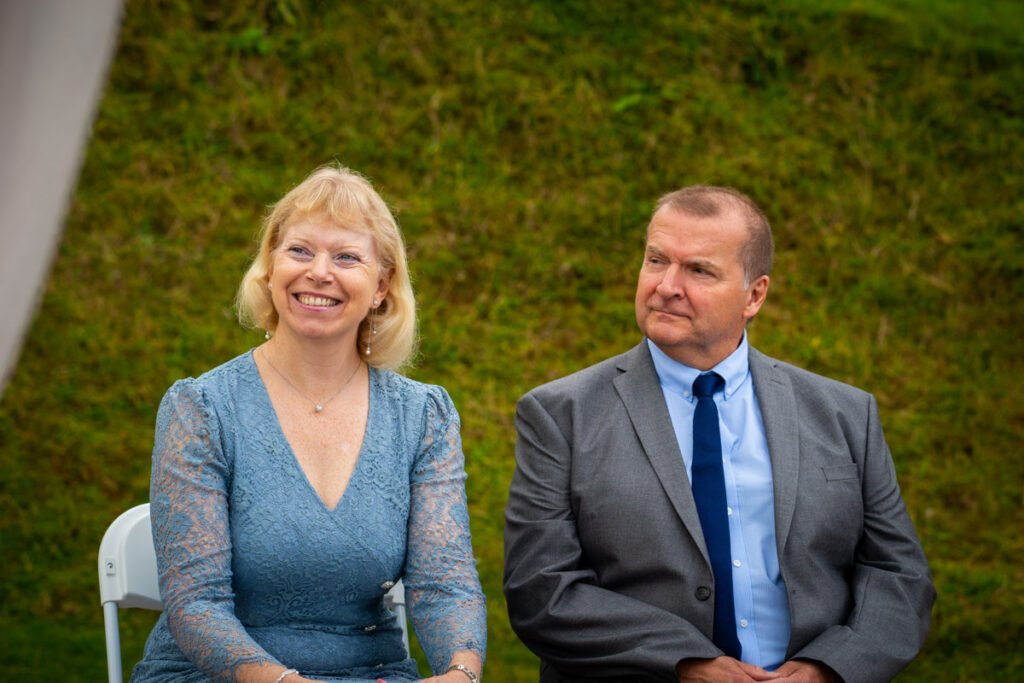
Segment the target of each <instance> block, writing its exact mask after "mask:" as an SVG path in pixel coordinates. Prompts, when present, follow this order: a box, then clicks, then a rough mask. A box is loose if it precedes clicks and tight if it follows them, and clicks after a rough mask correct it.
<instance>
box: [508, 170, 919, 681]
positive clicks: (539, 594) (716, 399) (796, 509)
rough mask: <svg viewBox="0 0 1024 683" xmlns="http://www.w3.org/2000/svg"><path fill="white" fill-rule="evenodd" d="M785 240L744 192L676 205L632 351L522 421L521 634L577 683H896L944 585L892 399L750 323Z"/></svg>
mask: <svg viewBox="0 0 1024 683" xmlns="http://www.w3.org/2000/svg"><path fill="white" fill-rule="evenodd" d="M772 251H773V247H772V237H771V229H770V228H769V226H768V222H767V220H766V219H765V217H764V215H763V214H762V213H761V211H760V210H759V209H758V208H757V206H756V205H755V204H754V203H753V202H752V201H751V200H750V199H749V198H748V197H746V196H745V195H743V194H741V193H739V192H737V191H735V190H732V189H729V188H720V187H710V186H694V187H688V188H683V189H682V190H679V191H677V192H673V193H671V194H669V195H667V196H665V197H663V198H662V199H661V200H660V201H659V202H658V204H657V208H656V210H655V212H654V215H653V217H652V218H651V222H650V225H649V226H648V229H647V244H646V250H645V254H644V262H643V266H642V267H641V269H640V276H639V279H638V282H637V292H636V318H637V323H638V325H639V326H640V329H641V330H642V331H643V333H644V335H645V337H646V339H645V340H644V341H643V342H641V343H640V344H639V345H638V346H636V347H635V348H633V349H632V350H630V351H628V352H626V353H624V354H622V355H621V356H617V357H614V358H611V359H608V360H606V361H604V362H602V363H598V364H597V365H595V366H593V367H590V368H587V369H585V370H583V371H581V372H578V373H576V374H574V375H571V376H569V377H565V378H563V379H560V380H557V381H555V382H552V383H550V384H546V385H544V386H541V387H539V388H537V389H534V390H533V391H531V392H530V393H528V394H527V395H526V396H524V397H523V398H522V399H521V400H520V401H519V404H518V406H517V412H516V427H517V430H518V434H519V438H518V441H517V445H516V460H517V468H516V473H515V476H514V478H513V480H512V486H511V490H510V493H509V501H508V507H507V509H506V527H505V583H504V588H505V595H506V597H507V600H508V611H509V618H510V620H511V622H512V627H513V628H514V629H515V631H516V633H517V634H518V635H519V637H520V638H521V639H522V640H523V642H524V643H525V644H526V645H527V646H528V647H529V648H530V649H531V650H533V652H534V653H536V654H537V655H538V656H539V657H540V658H541V678H540V679H541V681H542V683H555V682H558V681H564V682H574V683H575V682H578V681H767V680H772V681H791V682H794V683H795V682H797V681H846V683H854V682H859V681H864V682H868V681H887V680H889V679H891V678H892V677H893V676H894V675H895V674H896V673H897V672H899V671H900V670H901V669H902V668H903V667H904V666H906V665H907V663H908V662H910V661H911V660H912V659H913V658H914V656H915V655H916V654H917V652H918V651H919V649H920V647H921V645H922V643H923V642H924V638H925V634H926V633H927V630H928V623H929V619H930V613H931V606H932V603H933V602H934V600H935V590H934V587H933V585H932V582H931V578H930V575H929V571H928V565H927V563H926V561H925V558H924V554H923V552H922V550H921V545H920V542H919V541H918V539H917V536H916V534H915V532H914V528H913V526H912V524H911V521H910V518H909V516H908V515H907V511H906V508H905V507H904V504H903V500H902V498H901V496H900V491H899V487H898V485H897V483H896V474H895V470H894V468H893V463H892V458H891V456H890V454H889V449H888V447H887V446H886V443H885V439H884V437H883V435H882V428H881V426H880V424H879V418H878V409H877V405H876V403H875V400H874V398H873V397H872V396H871V395H869V394H867V393H864V392H863V391H860V390H859V389H855V388H853V387H850V386H847V385H844V384H840V383H839V382H835V381H833V380H829V379H826V378H824V377H821V376H818V375H814V374H811V373H809V372H806V371H803V370H800V369H798V368H796V367H793V366H791V365H787V364H785V363H782V362H780V361H777V360H774V359H772V358H769V357H767V356H765V355H763V354H761V353H759V352H758V351H756V350H755V349H754V348H753V347H751V346H749V345H748V341H747V335H746V325H747V323H748V322H749V321H750V320H751V319H752V318H753V317H754V316H755V315H756V314H757V312H758V310H760V308H761V305H762V304H763V303H764V301H765V297H766V295H767V293H768V284H769V272H770V270H771V262H772Z"/></svg>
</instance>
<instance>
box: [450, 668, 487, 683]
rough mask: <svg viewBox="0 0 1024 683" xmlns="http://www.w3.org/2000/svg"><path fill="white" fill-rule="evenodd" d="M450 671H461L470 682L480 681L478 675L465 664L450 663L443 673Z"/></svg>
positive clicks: (478, 682)
mask: <svg viewBox="0 0 1024 683" xmlns="http://www.w3.org/2000/svg"><path fill="white" fill-rule="evenodd" d="M452 671H461V672H462V673H464V674H466V675H467V676H469V680H470V681H471V682H472V683H480V677H479V676H477V675H476V674H475V673H473V670H472V669H470V668H469V667H468V666H466V665H465V664H452V665H451V666H449V667H448V671H445V673H451V672H452Z"/></svg>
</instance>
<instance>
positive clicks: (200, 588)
mask: <svg viewBox="0 0 1024 683" xmlns="http://www.w3.org/2000/svg"><path fill="white" fill-rule="evenodd" d="M238 302H239V316H240V319H241V320H242V322H243V324H248V325H250V326H256V327H260V328H263V329H265V330H267V333H266V337H267V341H266V343H264V344H263V345H261V346H259V347H257V348H256V349H254V350H252V351H250V352H248V353H245V354H243V355H242V356H239V357H238V358H235V359H234V360H232V361H229V362H228V363H225V364H224V365H221V366H220V367H218V368H215V369H213V370H211V371H210V372H208V373H206V374H204V375H203V376H201V377H199V378H198V379H186V380H181V381H179V382H177V383H176V384H174V386H172V387H171V388H170V389H169V390H168V392H167V395H166V396H165V397H164V400H163V402H162V403H161V405H160V411H159V414H158V416H157V427H156V445H155V446H154V451H153V474H152V483H151V491H150V503H151V510H152V518H153V540H154V544H155V546H156V552H157V565H158V569H159V572H160V593H161V595H162V597H163V601H164V609H165V611H164V613H163V614H162V615H161V616H160V619H159V621H158V622H157V624H156V626H155V627H154V629H153V633H152V634H151V635H150V638H149V641H148V642H147V644H146V651H145V655H144V657H143V660H142V661H141V662H140V663H139V664H138V665H137V666H136V668H135V671H134V673H133V676H132V680H133V681H140V682H143V681H145V682H148V681H205V680H215V681H242V682H252V683H263V682H266V683H299V682H300V681H308V680H319V681H331V682H335V681H346V682H349V681H361V682H362V681H369V682H370V683H373V682H374V681H378V680H385V681H387V683H403V682H406V681H416V680H420V678H419V675H418V674H417V670H416V666H415V662H413V660H411V659H409V658H408V656H407V654H406V652H405V649H404V646H403V644H402V638H401V631H400V628H399V626H398V624H397V622H396V620H395V618H394V616H393V615H392V614H391V613H390V612H389V611H388V610H386V609H385V608H384V607H383V605H382V602H381V599H382V597H383V596H384V594H385V593H386V592H387V591H388V589H390V588H391V587H392V586H393V585H394V582H395V581H397V580H398V579H399V578H402V579H404V583H405V586H406V595H407V598H406V599H407V602H408V607H409V611H410V615H411V618H412V622H413V625H414V627H415V629H416V634H417V636H418V637H419V640H420V643H421V644H422V645H423V648H424V651H425V652H426V653H427V656H428V658H429V659H430V665H431V668H432V670H433V671H434V672H435V673H436V674H437V675H436V676H435V677H433V678H430V679H427V680H429V681H444V682H445V683H471V682H472V683H475V681H476V680H477V678H478V677H479V675H480V672H481V668H482V664H483V661H482V660H483V655H484V646H485V640H486V630H485V629H486V626H485V608H484V597H483V593H482V592H481V590H480V583H479V580H478V579H477V575H476V568H475V565H474V561H473V554H472V548H471V546H470V538H469V519H468V514H467V509H466V499H465V490H464V486H463V482H464V480H465V472H464V470H463V457H462V450H461V443H460V439H459V418H458V414H457V413H456V411H455V407H454V406H453V405H452V402H451V399H450V398H449V397H448V394H447V393H446V392H445V391H444V389H442V388H441V387H438V386H430V385H425V384H420V383H418V382H413V381H412V380H409V379H407V378H405V377H403V376H401V375H398V374H396V373H395V372H393V370H394V369H395V368H398V367H401V366H402V365H403V364H404V363H405V362H406V361H407V360H408V358H409V357H410V354H411V353H412V349H413V342H414V338H415V301H414V299H413V293H412V287H411V285H410V282H409V274H408V269H407V265H406V258H405V247H404V245H403V243H402V236H401V233H400V232H399V229H398V226H397V224H396V223H395V219H394V217H393V216H392V215H391V212H390V211H389V210H388V208H387V206H386V205H385V203H384V201H383V200H382V199H381V198H380V196H379V195H378V194H377V193H376V192H375V191H374V190H373V188H372V187H371V186H370V184H369V183H368V182H367V181H366V180H364V179H363V178H362V177H360V176H359V175H357V174H355V173H353V172H352V171H350V170H347V169H344V168H333V167H323V168H320V169H318V170H316V171H315V172H314V173H313V174H312V175H311V176H309V178H307V179H306V180H305V181H303V182H302V183H301V184H300V185H299V186H298V187H296V188H295V189H293V190H292V191H291V192H289V193H288V194H287V195H285V196H284V197H283V198H282V199H281V201H279V202H278V203H277V204H276V205H275V206H274V208H273V210H272V212H271V213H270V215H269V217H268V218H267V220H266V222H265V224H264V226H263V231H262V234H261V237H260V248H259V253H258V254H257V256H256V258H255V260H254V262H253V264H252V266H251V267H250V268H249V271H248V272H247V273H246V275H245V278H244V279H243V280H242V285H241V287H240V289H239V294H238Z"/></svg>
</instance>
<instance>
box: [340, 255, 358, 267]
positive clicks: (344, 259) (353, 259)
mask: <svg viewBox="0 0 1024 683" xmlns="http://www.w3.org/2000/svg"><path fill="white" fill-rule="evenodd" d="M334 259H335V260H336V261H337V262H338V263H343V264H345V265H349V264H352V263H359V257H358V256H356V255H355V254H338V255H337V256H335V257H334Z"/></svg>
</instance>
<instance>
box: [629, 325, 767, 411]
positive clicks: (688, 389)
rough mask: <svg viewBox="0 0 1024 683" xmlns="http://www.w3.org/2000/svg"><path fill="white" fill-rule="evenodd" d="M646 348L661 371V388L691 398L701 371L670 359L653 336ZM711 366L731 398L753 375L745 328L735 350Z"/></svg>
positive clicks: (726, 394) (727, 397)
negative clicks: (723, 381) (748, 377)
mask: <svg viewBox="0 0 1024 683" xmlns="http://www.w3.org/2000/svg"><path fill="white" fill-rule="evenodd" d="M647 348H649V349H650V350H651V360H653V361H654V370H655V372H657V373H658V380H659V381H660V382H661V386H662V388H663V389H667V390H668V391H671V392H672V393H674V394H678V395H680V396H683V397H684V398H686V399H687V400H691V401H692V400H693V391H692V390H693V381H694V380H695V379H697V376H698V375H700V374H701V372H702V371H701V370H698V369H696V368H691V367H690V366H689V365H684V364H682V363H680V362H679V361H677V360H674V359H672V358H669V356H668V355H667V354H666V353H665V352H664V351H662V350H661V349H659V348H658V346H657V344H655V343H654V342H652V341H651V340H650V339H648V340H647ZM711 369H712V370H714V371H715V372H717V373H718V374H719V375H721V376H722V379H724V380H725V390H724V391H725V400H727V401H728V400H729V398H730V397H731V396H732V395H733V394H735V393H736V392H737V391H738V390H739V388H740V387H741V386H742V385H743V383H744V382H745V381H746V379H747V376H748V375H749V374H750V372H749V369H750V354H749V344H748V343H747V331H746V330H744V331H743V339H742V340H740V344H739V346H737V347H736V350H735V351H733V352H732V353H730V354H729V355H728V356H726V357H725V359H724V360H722V362H721V363H719V364H718V365H716V366H715V367H713V368H711Z"/></svg>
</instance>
